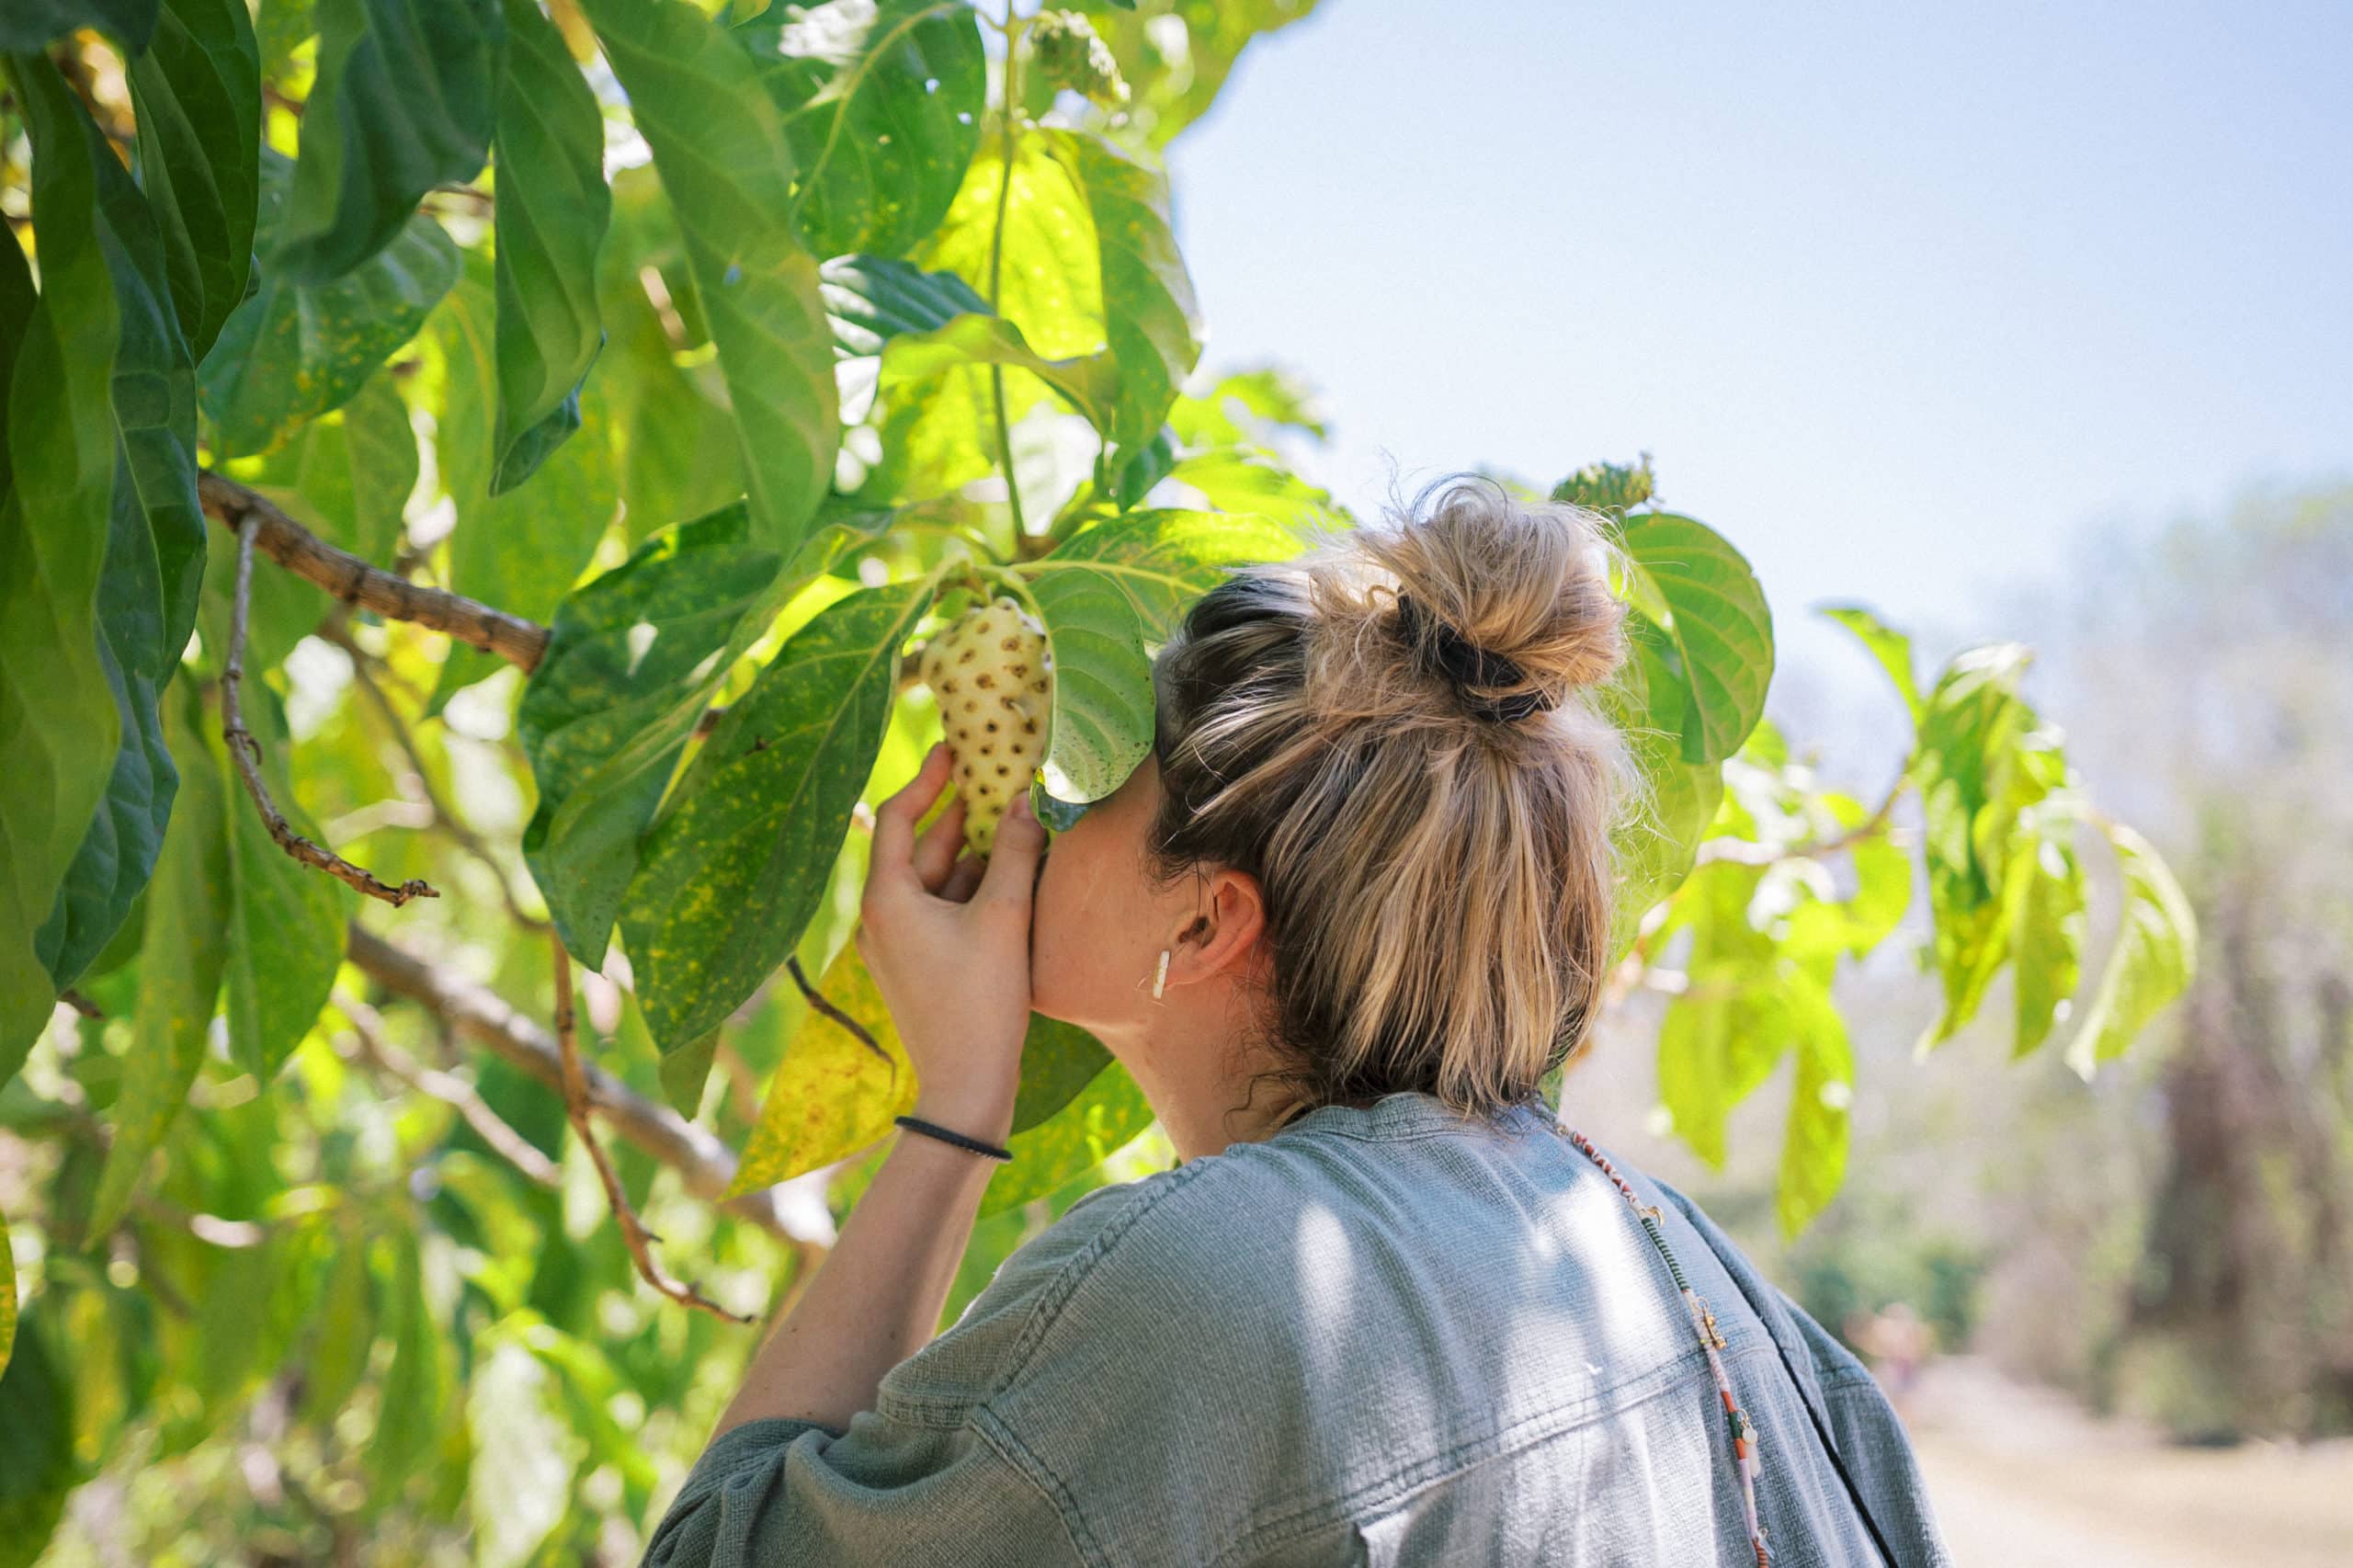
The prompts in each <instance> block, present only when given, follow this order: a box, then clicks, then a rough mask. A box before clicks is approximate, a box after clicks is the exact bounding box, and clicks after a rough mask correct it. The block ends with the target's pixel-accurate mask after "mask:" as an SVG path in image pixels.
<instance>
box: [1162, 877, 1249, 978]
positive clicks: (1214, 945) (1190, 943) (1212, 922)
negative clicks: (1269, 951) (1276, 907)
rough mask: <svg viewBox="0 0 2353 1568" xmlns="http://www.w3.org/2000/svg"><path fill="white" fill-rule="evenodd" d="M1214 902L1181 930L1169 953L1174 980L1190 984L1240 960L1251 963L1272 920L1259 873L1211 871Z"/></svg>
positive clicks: (1208, 889)
mask: <svg viewBox="0 0 2353 1568" xmlns="http://www.w3.org/2000/svg"><path fill="white" fill-rule="evenodd" d="M1206 892H1207V893H1208V898H1209V907H1208V909H1206V910H1205V911H1203V912H1201V913H1199V914H1198V915H1194V916H1193V918H1192V921H1191V923H1190V924H1188V926H1186V927H1185V928H1184V930H1182V931H1181V932H1179V933H1177V937H1176V949H1175V951H1173V952H1172V953H1171V954H1170V955H1169V960H1168V979H1169V983H1171V984H1189V983H1192V982H1194V981H1197V980H1206V979H1208V978H1209V977H1210V976H1211V975H1213V974H1216V973H1219V972H1221V971H1223V970H1226V969H1228V968H1231V967H1233V966H1235V965H1246V964H1247V963H1249V962H1250V961H1251V960H1252V957H1253V955H1254V954H1255V953H1256V950H1257V948H1258V937H1259V935H1260V933H1262V932H1263V931H1264V930H1265V929H1266V926H1267V906H1266V901H1265V899H1264V898H1263V896H1262V895H1261V893H1260V891H1259V887H1258V879H1257V878H1256V877H1254V876H1252V875H1251V874H1250V873H1249V872H1247V871H1236V870H1233V869H1220V870H1216V871H1212V872H1211V873H1210V877H1209V881H1208V883H1207V887H1206Z"/></svg>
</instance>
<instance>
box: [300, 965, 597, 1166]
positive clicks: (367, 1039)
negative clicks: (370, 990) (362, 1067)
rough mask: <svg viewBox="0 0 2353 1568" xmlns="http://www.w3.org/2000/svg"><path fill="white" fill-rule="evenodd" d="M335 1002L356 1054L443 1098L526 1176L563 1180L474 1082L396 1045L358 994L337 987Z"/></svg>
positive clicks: (433, 1096) (419, 1090)
mask: <svg viewBox="0 0 2353 1568" xmlns="http://www.w3.org/2000/svg"><path fill="white" fill-rule="evenodd" d="M333 1001H334V1003H335V1011H337V1012H339V1013H341V1014H342V1015H343V1016H344V1017H346V1018H347V1019H349V1020H350V1021H351V1039H352V1040H354V1041H356V1042H357V1048H356V1049H355V1050H354V1051H352V1052H351V1054H352V1055H354V1056H356V1057H358V1059H359V1060H361V1061H363V1062H369V1063H370V1064H371V1065H373V1066H375V1067H377V1068H379V1069H381V1071H382V1072H383V1073H384V1074H386V1075H387V1076H389V1077H392V1078H395V1079H398V1080H399V1081H400V1082H401V1083H403V1084H404V1085H407V1086H408V1087H409V1088H411V1089H414V1090H415V1091H416V1092H417V1093H418V1094H420V1095H423V1096H426V1098H427V1099H436V1100H439V1101H440V1102H441V1103H442V1104H443V1105H446V1106H448V1107H449V1108H451V1109H453V1110H455V1111H456V1112H457V1113H458V1114H459V1115H460V1116H461V1117H463V1118H464V1119H465V1122H466V1125H467V1126H468V1127H471V1128H472V1129H473V1130H474V1133H475V1136H477V1137H479V1138H480V1139H481V1140H482V1141H483V1142H485V1143H487V1144H489V1145H490V1147H491V1149H492V1150H493V1152H494V1153H496V1154H497V1155H498V1156H499V1157H500V1158H501V1159H503V1160H505V1161H506V1163H507V1164H508V1165H513V1166H514V1167H515V1168H516V1169H517V1170H518V1171H520V1172H521V1173H522V1174H523V1176H525V1178H526V1179H528V1180H530V1181H534V1182H537V1183H538V1184H539V1185H540V1186H541V1187H560V1186H562V1185H563V1172H562V1171H560V1170H558V1169H557V1168H556V1163H555V1162H554V1161H553V1160H551V1159H549V1158H548V1157H547V1155H546V1153H543V1152H542V1151H541V1150H540V1146H539V1145H538V1144H536V1143H534V1142H531V1141H530V1140H529V1139H528V1138H526V1137H524V1136H523V1135H522V1134H521V1133H520V1132H517V1131H515V1129H514V1128H512V1127H510V1126H508V1125H507V1123H506V1119H504V1118H502V1117H501V1116H500V1115H499V1114H498V1113H497V1112H496V1111H494V1110H493V1109H491V1108H490V1102H489V1101H488V1100H485V1099H483V1097H482V1095H481V1093H480V1092H479V1091H478V1090H476V1089H475V1087H474V1086H473V1085H472V1084H469V1083H467V1082H466V1081H465V1080H464V1079H463V1078H460V1077H457V1076H455V1075H453V1074H449V1073H444V1072H442V1071H440V1070H439V1069H438V1068H435V1067H427V1066H426V1065H425V1063H423V1062H419V1061H417V1060H416V1058H415V1057H413V1056H411V1055H410V1054H409V1053H408V1052H407V1051H403V1050H402V1049H401V1048H400V1047H399V1046H397V1045H394V1044H393V1043H392V1041H391V1040H388V1039H386V1038H385V1035H384V1020H383V1017H381V1015H380V1014H379V1013H378V1012H377V1011H376V1009H375V1008H373V1007H370V1006H368V1004H367V1003H365V1002H362V1001H361V1000H359V998H358V997H357V996H351V995H347V994H345V993H343V992H341V991H338V992H336V993H335V995H334V997H333Z"/></svg>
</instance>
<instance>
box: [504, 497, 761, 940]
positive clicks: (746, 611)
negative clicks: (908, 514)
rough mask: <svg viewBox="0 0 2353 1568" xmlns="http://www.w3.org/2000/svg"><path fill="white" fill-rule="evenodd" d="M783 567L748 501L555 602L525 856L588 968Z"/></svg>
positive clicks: (530, 740) (527, 711)
mask: <svg viewBox="0 0 2353 1568" xmlns="http://www.w3.org/2000/svg"><path fill="white" fill-rule="evenodd" d="M782 566H783V560H782V558H781V557H780V556H779V554H778V553H777V552H776V551H774V550H773V549H771V548H769V547H768V545H767V543H766V542H764V541H762V540H758V539H756V538H755V537H754V534H753V529H752V526H751V517H750V514H749V511H748V509H747V508H746V507H745V504H744V503H742V502H740V501H739V502H737V503H735V504H734V505H733V506H728V507H726V508H724V509H722V510H721V511H719V512H716V513H713V514H712V515H711V516H710V517H700V518H698V519H696V520H695V521H693V522H691V523H681V524H679V525H678V526H677V527H676V528H668V529H665V530H664V531H663V532H662V533H661V534H659V535H657V536H655V537H654V539H651V540H647V541H646V542H645V543H644V544H642V545H641V546H639V547H638V550H637V552H636V553H635V554H634V555H632V556H631V557H630V559H629V560H628V562H625V563H624V564H622V565H620V566H618V567H615V568H614V569H613V570H612V571H610V572H608V573H606V574H604V575H603V576H601V577H598V578H597V579H596V580H594V581H593V582H589V583H586V584H584V585H582V586H581V587H580V588H579V589H577V590H576V591H575V592H574V593H573V594H572V595H571V596H570V597H567V598H565V599H564V601H563V603H562V604H561V605H559V606H558V607H557V608H556V612H555V619H554V623H553V625H552V626H551V628H550V635H549V638H548V650H547V653H545V654H544V655H543V656H542V657H541V658H540V667H539V668H538V669H537V670H535V671H533V672H532V675H531V679H530V682H529V685H527V686H526V687H524V688H523V700H522V705H521V707H520V708H519V709H518V710H517V714H516V730H517V734H518V735H519V736H520V738H521V740H522V743H523V751H524V755H525V756H529V758H530V761H531V774H532V777H533V778H534V779H536V780H537V782H538V785H539V805H538V808H537V810H535V811H534V812H532V815H531V821H530V825H529V827H527V828H526V829H525V830H524V834H523V858H524V859H525V861H526V862H528V863H529V866H530V868H531V875H532V877H533V878H534V879H536V880H537V881H538V882H539V885H540V896H541V897H543V898H545V899H546V900H547V905H548V910H549V912H550V914H551V915H552V917H553V919H554V921H555V926H556V930H557V931H558V932H559V933H561V934H562V936H563V942H564V946H565V947H567V948H569V949H571V950H572V953H573V956H574V957H575V958H577V959H578V960H580V961H581V962H582V963H584V964H586V965H587V966H588V967H589V968H591V969H600V968H602V967H603V965H604V961H605V949H606V945H607V943H608V941H609V939H610V937H611V935H612V929H613V921H614V919H615V918H616V917H617V916H618V915H619V914H620V902H621V895H622V893H623V892H624V891H625V890H626V889H627V888H628V886H629V882H630V879H631V877H632V876H634V875H635V874H636V871H637V841H638V836H639V835H641V834H642V833H643V832H644V830H645V826H646V824H647V823H648V822H650V821H651V820H652V819H653V815H654V807H655V806H656V805H658V804H659V803H660V801H661V799H662V792H663V790H664V789H665V788H666V787H667V785H668V784H669V781H670V775H671V773H672V771H673V770H674V769H675V768H676V766H677V761H678V757H679V755H680V753H681V752H683V751H684V750H685V747H686V744H687V737H688V735H689V734H690V733H692V732H693V730H694V727H695V722H696V721H697V720H698V719H699V718H700V717H701V715H702V711H703V710H704V708H705V707H706V706H708V705H709V702H710V696H711V693H712V692H713V691H714V690H716V689H717V687H718V686H719V683H720V682H721V681H722V680H723V679H725V678H726V676H727V673H728V670H729V668H730V667H731V666H732V665H733V664H734V662H735V660H736V659H737V658H738V657H739V656H740V655H741V654H742V653H743V652H744V650H745V649H746V648H748V647H750V646H751V644H752V642H753V641H754V640H755V639H756V638H757V637H758V635H759V634H760V632H761V631H762V630H764V629H765V627H766V625H767V620H768V619H770V618H772V617H773V615H774V613H775V611H776V608H777V604H778V601H777V600H776V598H775V597H774V596H773V595H772V593H771V591H770V590H771V588H772V587H773V586H774V585H775V584H776V583H777V580H778V576H779V572H780V570H781V568H782ZM761 608H765V610H766V612H767V613H765V614H762V613H757V612H758V610H759V609H761Z"/></svg>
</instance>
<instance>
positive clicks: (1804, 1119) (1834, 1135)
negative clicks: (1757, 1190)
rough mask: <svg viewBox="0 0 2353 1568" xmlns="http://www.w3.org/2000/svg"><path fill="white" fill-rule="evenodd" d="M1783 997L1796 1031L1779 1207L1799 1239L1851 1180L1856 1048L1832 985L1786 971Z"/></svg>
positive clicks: (1784, 1224) (1786, 1228) (1789, 1234)
mask: <svg viewBox="0 0 2353 1568" xmlns="http://www.w3.org/2000/svg"><path fill="white" fill-rule="evenodd" d="M1782 1002H1783V1006H1784V1008H1785V1010H1786V1012H1787V1015H1788V1017H1789V1018H1790V1022H1791V1023H1792V1025H1793V1026H1794V1028H1795V1030H1796V1034H1797V1059H1798V1062H1797V1073H1796V1079H1795V1081H1794V1082H1793V1083H1792V1084H1791V1085H1790V1120H1789V1130H1788V1131H1787V1132H1786V1133H1785V1134H1784V1135H1783V1138H1782V1142H1781V1175H1780V1180H1779V1183H1778V1184H1777V1186H1776V1187H1775V1190H1774V1194H1773V1201H1774V1212H1775V1213H1776V1215H1777V1216H1778V1217H1779V1220H1780V1222H1781V1234H1782V1235H1783V1236H1784V1237H1785V1238H1790V1239H1794V1238H1795V1237H1796V1235H1797V1233H1799V1232H1801V1231H1802V1230H1804V1229H1805V1228H1806V1226H1808V1225H1810V1224H1812V1223H1813V1219H1814V1216H1815V1215H1817V1214H1819V1213H1821V1212H1822V1211H1823V1210H1824V1209H1825V1208H1827V1207H1829V1204H1830V1200H1831V1199H1833V1198H1836V1196H1837V1195H1838V1189H1839V1187H1842V1186H1844V1185H1845V1183H1846V1180H1847V1108H1848V1107H1850V1106H1852V1105H1853V1104H1854V1101H1855V1051H1854V1046H1853V1043H1852V1042H1851V1041H1850V1040H1848V1039H1847V1023H1846V1020H1845V1019H1843V1018H1841V1017H1839V1016H1838V1009H1837V1006H1836V1005H1835V1004H1834V1003H1833V1002H1832V1000H1831V996H1830V992H1829V989H1828V988H1827V987H1826V986H1824V984H1823V983H1822V982H1820V981H1818V980H1816V979H1815V978H1814V977H1813V975H1811V974H1809V973H1807V972H1806V971H1803V970H1792V971H1789V973H1788V975H1787V977H1786V980H1785V983H1784V989H1783V993H1782Z"/></svg>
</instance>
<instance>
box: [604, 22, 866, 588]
mask: <svg viewBox="0 0 2353 1568" xmlns="http://www.w3.org/2000/svg"><path fill="white" fill-rule="evenodd" d="M581 9H582V10H583V11H585V13H586V14H587V16H588V18H589V20H590V21H591V22H592V23H594V24H595V26H596V28H597V36H598V38H600V39H601V40H603V41H604V45H605V56H606V58H607V60H608V61H609V62H611V64H612V67H613V74H615V75H616V76H618V77H620V83H621V85H622V86H623V87H625V88H626V89H628V92H629V96H630V108H631V112H632V113H633V114H634V115H635V117H636V119H637V127H638V130H639V131H641V132H642V134H643V135H644V137H645V141H646V144H647V145H648V146H650V147H651V148H653V150H654V167H655V168H656V169H657V170H658V171H659V172H660V174H661V176H662V184H663V187H664V188H665V190H667V191H668V192H669V195H670V200H671V205H672V206H673V208H674V209H675V210H676V213H677V220H678V227H679V230H680V232H681V233H682V235H683V236H684V239H685V242H686V251H687V264H688V268H689V269H690V270H691V272H692V273H693V275H694V280H695V291H696V294H697V296H698V298H699V301H700V302H701V305H702V311H703V314H704V316H705V318H706V319H707V320H708V321H709V322H710V337H711V341H712V343H714V344H715V345H716V346H717V347H718V351H719V368H720V371H721V374H722V376H723V377H724V379H725V381H726V384H727V393H728V398H729V401H730V402H731V403H732V404H733V409H734V415H735V425H736V431H737V439H738V441H739V443H740V447H741V450H742V453H743V459H744V473H745V486H746V494H748V495H749V497H750V499H751V503H752V520H753V522H754V523H755V524H756V526H757V528H759V530H760V532H761V534H762V536H763V537H764V538H766V539H767V541H768V542H769V543H770V544H772V545H774V546H775V547H776V548H777V549H778V550H779V551H781V552H783V553H786V554H790V553H791V552H792V551H793V550H794V549H796V548H797V547H798V546H799V544H800V542H801V540H802V539H803V538H805V537H806V536H807V534H808V532H809V530H810V520H811V517H812V514H813V513H814V512H815V510H816V507H817V504H818V502H819V500H820V499H822V498H823V497H824V494H825V492H826V490H827V489H828V488H829V487H830V485H831V484H832V483H833V474H834V450H835V447H837V446H838V445H839V444H840V442H841V409H840V400H839V399H838V397H837V396H836V395H835V389H834V359H833V347H832V336H831V334H830V332H829V331H828V329H827V327H826V324H825V307H824V301H823V300H822V299H821V298H820V297H819V295H818V291H817V263H816V260H815V258H814V257H813V256H810V255H809V254H808V253H807V252H806V251H804V250H802V249H801V246H800V245H799V244H798V243H797V242H796V241H795V240H794V238H793V234H792V230H791V227H790V223H789V222H788V221H787V219H786V216H785V214H786V213H787V211H788V210H790V204H791V184H790V182H791V178H792V175H793V161H792V153H791V150H790V146H789V145H788V143H787V141H786V138H785V133H784V127H783V124H782V119H781V117H780V116H779V113H778V110H777V108H776V105H775V104H774V103H773V102H772V101H770V99H769V98H768V97H767V93H766V92H765V91H764V90H763V89H762V87H761V86H760V84H759V80H758V73H757V71H756V68H755V67H754V66H753V64H752V61H751V57H750V56H748V55H746V54H745V52H744V51H743V50H742V49H741V48H740V47H739V46H738V45H737V44H736V43H735V41H734V40H733V39H731V38H729V37H728V36H727V34H726V32H725V31H724V30H723V29H722V28H720V27H718V26H717V24H715V23H713V22H712V21H711V20H710V18H709V17H705V16H704V15H703V14H702V13H701V12H700V11H698V10H697V9H695V7H694V6H690V5H688V4H686V3H685V0H657V3H654V4H648V3H646V0H584V3H583V5H582V6H581Z"/></svg>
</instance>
